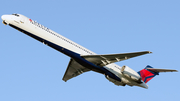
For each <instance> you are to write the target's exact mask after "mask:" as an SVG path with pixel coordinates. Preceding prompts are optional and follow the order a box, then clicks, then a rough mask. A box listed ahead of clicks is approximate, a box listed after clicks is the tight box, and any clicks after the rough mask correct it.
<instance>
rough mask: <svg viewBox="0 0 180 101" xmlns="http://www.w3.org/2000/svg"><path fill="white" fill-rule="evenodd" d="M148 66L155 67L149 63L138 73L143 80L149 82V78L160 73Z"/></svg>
mask: <svg viewBox="0 0 180 101" xmlns="http://www.w3.org/2000/svg"><path fill="white" fill-rule="evenodd" d="M147 68H153V67H151V66H149V65H147V66H146V67H145V68H144V69H142V70H141V71H139V72H138V74H139V75H140V76H141V78H142V80H143V81H144V82H145V83H147V82H148V81H149V80H151V79H152V78H153V77H155V76H156V75H159V72H153V71H151V70H149V69H147Z"/></svg>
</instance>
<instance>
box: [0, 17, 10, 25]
mask: <svg viewBox="0 0 180 101" xmlns="http://www.w3.org/2000/svg"><path fill="white" fill-rule="evenodd" d="M1 19H2V20H3V24H5V25H7V24H8V22H9V20H11V16H10V15H2V16H1Z"/></svg>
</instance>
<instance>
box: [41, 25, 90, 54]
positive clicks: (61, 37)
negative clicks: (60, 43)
mask: <svg viewBox="0 0 180 101" xmlns="http://www.w3.org/2000/svg"><path fill="white" fill-rule="evenodd" d="M40 28H42V27H40ZM42 29H43V28H42ZM45 31H47V32H49V33H51V34H52V35H55V36H56V37H58V38H61V39H62V40H64V41H66V42H68V43H70V44H72V45H74V46H75V47H78V48H80V49H81V50H83V51H85V52H86V53H89V54H92V53H91V52H89V51H87V50H86V49H83V48H82V47H79V46H78V45H76V44H74V43H72V42H70V41H68V40H66V39H65V38H63V37H61V36H59V35H57V34H54V33H53V32H51V31H49V30H45Z"/></svg>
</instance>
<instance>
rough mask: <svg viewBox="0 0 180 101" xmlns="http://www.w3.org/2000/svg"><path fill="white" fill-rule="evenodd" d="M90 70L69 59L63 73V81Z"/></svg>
mask: <svg viewBox="0 0 180 101" xmlns="http://www.w3.org/2000/svg"><path fill="white" fill-rule="evenodd" d="M87 71H90V69H88V68H86V67H84V66H82V65H80V64H79V63H77V62H76V61H75V60H73V59H71V60H70V62H69V65H68V67H67V70H66V72H65V74H64V77H63V81H65V82H66V81H67V80H69V79H71V78H73V77H76V76H78V75H80V74H82V73H84V72H87Z"/></svg>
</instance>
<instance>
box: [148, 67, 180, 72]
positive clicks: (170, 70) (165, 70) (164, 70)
mask: <svg viewBox="0 0 180 101" xmlns="http://www.w3.org/2000/svg"><path fill="white" fill-rule="evenodd" d="M146 69H148V70H151V71H153V72H178V71H177V70H173V69H157V68H146Z"/></svg>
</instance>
